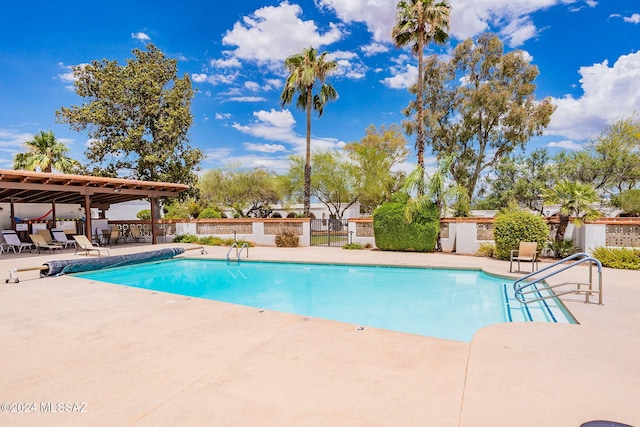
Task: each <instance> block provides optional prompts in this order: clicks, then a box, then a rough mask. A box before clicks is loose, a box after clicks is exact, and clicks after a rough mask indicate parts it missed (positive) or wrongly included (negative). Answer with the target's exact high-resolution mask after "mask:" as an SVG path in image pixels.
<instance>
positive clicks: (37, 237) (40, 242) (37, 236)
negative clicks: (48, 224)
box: [29, 230, 62, 253]
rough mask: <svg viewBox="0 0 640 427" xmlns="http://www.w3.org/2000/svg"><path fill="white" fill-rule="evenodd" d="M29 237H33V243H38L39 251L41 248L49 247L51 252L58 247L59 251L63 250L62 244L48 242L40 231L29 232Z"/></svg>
mask: <svg viewBox="0 0 640 427" xmlns="http://www.w3.org/2000/svg"><path fill="white" fill-rule="evenodd" d="M41 231H42V230H41ZM29 238H30V239H31V241H32V242H33V244H34V245H36V249H37V250H38V253H40V249H48V250H50V251H51V252H54V251H55V250H56V249H57V250H59V251H62V245H56V244H53V243H47V241H46V240H45V239H44V237H43V236H42V234H40V233H38V234H29Z"/></svg>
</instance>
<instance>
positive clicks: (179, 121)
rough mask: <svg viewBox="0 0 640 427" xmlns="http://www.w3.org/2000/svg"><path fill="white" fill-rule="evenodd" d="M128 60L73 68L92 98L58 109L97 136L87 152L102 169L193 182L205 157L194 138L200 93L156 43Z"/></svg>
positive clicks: (78, 85)
mask: <svg viewBox="0 0 640 427" xmlns="http://www.w3.org/2000/svg"><path fill="white" fill-rule="evenodd" d="M146 49H147V50H146V51H141V50H139V49H134V50H133V55H134V58H133V59H128V60H127V63H126V65H124V66H122V65H118V63H117V62H116V61H110V60H106V59H103V60H101V61H92V62H91V63H90V64H87V65H78V66H75V67H74V68H73V71H74V76H75V78H76V81H75V90H76V93H77V94H78V95H79V96H80V97H81V98H83V99H85V100H86V102H85V103H84V104H82V105H79V106H78V105H74V106H71V107H70V108H67V107H62V108H61V109H60V110H58V111H56V117H57V120H58V122H61V123H68V124H69V125H70V126H71V128H72V129H74V130H76V131H79V132H80V131H85V130H86V131H87V132H88V134H89V136H90V137H91V138H92V142H91V145H90V146H89V148H88V149H87V152H86V157H87V159H88V160H89V162H90V165H91V167H92V168H93V169H92V170H91V172H92V173H93V174H96V175H104V176H117V175H125V176H127V177H131V178H134V179H141V180H147V181H165V182H175V183H183V184H193V183H195V182H196V180H197V176H196V174H195V173H194V170H197V169H198V165H199V163H200V161H201V159H202V158H203V154H202V152H201V151H200V150H197V149H193V148H191V147H190V146H189V144H188V136H187V132H188V131H189V127H190V126H191V124H192V122H193V116H192V115H191V110H190V108H191V100H192V98H193V95H194V91H193V88H192V86H191V80H190V78H189V76H188V75H187V74H185V75H184V76H183V77H182V78H178V77H177V61H176V60H175V59H168V58H166V57H165V55H164V54H163V53H162V52H161V51H160V50H159V49H158V48H156V47H155V46H154V45H153V44H148V45H147V46H146Z"/></svg>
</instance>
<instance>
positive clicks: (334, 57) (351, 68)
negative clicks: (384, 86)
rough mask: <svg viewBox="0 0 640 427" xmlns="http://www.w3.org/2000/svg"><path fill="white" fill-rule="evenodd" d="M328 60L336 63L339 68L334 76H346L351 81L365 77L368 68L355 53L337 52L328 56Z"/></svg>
mask: <svg viewBox="0 0 640 427" xmlns="http://www.w3.org/2000/svg"><path fill="white" fill-rule="evenodd" d="M327 60H329V61H336V62H337V64H338V68H337V69H336V70H335V72H334V73H333V74H332V75H333V76H344V77H346V78H349V79H361V78H363V77H364V76H365V74H366V70H367V67H366V66H365V65H364V63H363V62H362V61H361V60H360V58H359V57H358V55H357V54H356V53H354V52H348V51H344V50H337V51H334V52H331V53H329V54H327Z"/></svg>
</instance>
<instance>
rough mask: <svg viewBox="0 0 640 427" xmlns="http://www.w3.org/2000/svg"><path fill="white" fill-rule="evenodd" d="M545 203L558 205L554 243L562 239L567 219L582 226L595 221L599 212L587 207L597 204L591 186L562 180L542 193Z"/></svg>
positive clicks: (596, 197)
mask: <svg viewBox="0 0 640 427" xmlns="http://www.w3.org/2000/svg"><path fill="white" fill-rule="evenodd" d="M542 199H543V200H544V202H545V203H549V204H558V205H560V222H559V224H558V228H557V230H556V236H555V239H556V242H561V241H562V240H563V239H564V233H565V231H566V230H567V226H568V225H569V219H570V217H571V216H573V217H574V221H573V222H574V224H575V225H576V226H580V225H582V223H583V222H584V220H589V219H596V218H598V217H599V216H600V212H598V211H597V210H595V209H593V208H591V207H590V206H589V205H590V204H592V203H595V202H597V201H598V200H599V199H598V194H597V193H596V190H594V189H593V187H592V186H590V185H588V184H583V183H581V182H575V181H568V180H562V181H559V182H558V183H557V184H556V185H554V186H553V187H552V188H548V189H546V190H545V191H543V193H542Z"/></svg>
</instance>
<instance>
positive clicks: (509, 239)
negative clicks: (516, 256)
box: [493, 211, 549, 259]
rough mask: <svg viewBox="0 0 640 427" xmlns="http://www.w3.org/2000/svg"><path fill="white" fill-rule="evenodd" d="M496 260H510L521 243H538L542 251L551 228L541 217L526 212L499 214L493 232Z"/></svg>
mask: <svg viewBox="0 0 640 427" xmlns="http://www.w3.org/2000/svg"><path fill="white" fill-rule="evenodd" d="M493 236H494V241H495V244H496V253H495V256H496V258H499V259H509V256H510V253H511V250H513V249H518V247H519V246H520V242H537V243H538V250H539V251H540V250H542V248H544V246H545V244H546V243H547V240H548V238H549V226H548V225H547V223H546V222H545V220H544V219H542V218H541V217H540V216H538V215H536V214H532V213H530V212H526V211H509V212H506V213H501V214H498V216H497V217H496V220H495V222H494V231H493Z"/></svg>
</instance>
